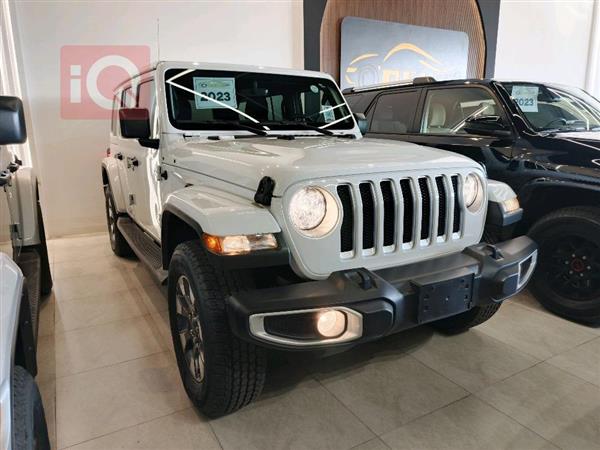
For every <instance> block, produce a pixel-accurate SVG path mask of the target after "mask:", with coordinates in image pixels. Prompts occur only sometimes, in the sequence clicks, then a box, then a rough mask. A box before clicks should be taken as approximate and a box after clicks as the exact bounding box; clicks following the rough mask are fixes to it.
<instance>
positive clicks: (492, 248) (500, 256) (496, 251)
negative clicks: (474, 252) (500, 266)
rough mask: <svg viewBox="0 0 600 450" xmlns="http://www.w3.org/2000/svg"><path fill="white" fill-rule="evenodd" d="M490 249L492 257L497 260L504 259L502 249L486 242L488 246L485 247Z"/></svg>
mask: <svg viewBox="0 0 600 450" xmlns="http://www.w3.org/2000/svg"><path fill="white" fill-rule="evenodd" d="M484 248H486V249H488V250H490V251H491V252H492V254H491V255H490V256H491V257H492V258H494V259H495V260H496V261H498V260H500V259H503V258H504V255H503V254H502V251H500V249H499V248H498V247H496V246H495V245H493V244H486V246H485V247H484Z"/></svg>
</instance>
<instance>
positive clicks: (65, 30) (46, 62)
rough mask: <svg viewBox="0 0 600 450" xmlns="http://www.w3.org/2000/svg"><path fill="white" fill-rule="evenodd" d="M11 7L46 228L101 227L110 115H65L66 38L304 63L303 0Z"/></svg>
mask: <svg viewBox="0 0 600 450" xmlns="http://www.w3.org/2000/svg"><path fill="white" fill-rule="evenodd" d="M132 5H135V7H132ZM11 7H12V8H13V10H12V17H13V22H14V28H15V41H16V44H17V53H18V55H19V56H20V61H21V62H22V66H21V67H20V72H21V73H22V78H23V80H22V82H23V84H24V85H25V89H26V105H27V107H28V108H29V110H30V111H31V123H30V133H32V134H33V139H32V141H33V143H34V145H33V153H35V155H36V156H37V160H38V161H39V167H40V169H41V173H40V175H41V181H42V192H41V195H42V202H43V204H44V206H45V208H44V214H45V220H46V228H47V232H48V234H49V235H50V236H62V235H68V234H75V233H87V232H94V231H100V230H104V228H105V220H104V204H103V195H102V186H101V179H100V160H101V158H102V157H103V156H104V154H105V151H106V148H107V146H108V130H109V123H108V120H76V119H63V118H61V108H60V106H61V105H60V103H61V89H60V87H61V80H60V73H61V69H60V58H61V48H62V47H64V46H68V45H136V46H149V48H150V55H151V59H152V60H156V59H158V57H159V52H160V59H163V60H166V59H169V60H197V61H216V62H227V63H240V64H262V65H271V66H280V67H292V68H302V67H303V46H302V33H303V31H302V24H303V22H302V1H301V0H270V1H260V0H236V1H234V0H210V1H209V0H207V1H199V2H195V3H191V2H145V1H138V2H134V3H126V2H106V3H101V2H67V1H64V2H60V1H48V2H39V1H23V0H22V1H19V2H11ZM250 17H251V20H249V18H250ZM59 24H60V25H59ZM34 160H35V158H34Z"/></svg>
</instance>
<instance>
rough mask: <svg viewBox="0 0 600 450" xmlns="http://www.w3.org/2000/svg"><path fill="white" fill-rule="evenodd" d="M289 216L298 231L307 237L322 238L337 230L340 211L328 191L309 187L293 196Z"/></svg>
mask: <svg viewBox="0 0 600 450" xmlns="http://www.w3.org/2000/svg"><path fill="white" fill-rule="evenodd" d="M288 214H289V216H290V221H291V222H292V225H293V226H294V228H296V230H298V231H299V232H300V233H302V234H303V235H305V236H308V237H313V238H320V237H323V236H325V235H326V234H327V233H329V232H330V231H331V230H333V229H334V228H335V226H336V225H337V223H338V221H339V215H340V211H339V208H338V204H337V202H336V200H335V199H334V198H333V196H332V195H331V194H330V193H329V192H328V191H327V190H326V189H322V188H319V187H316V186H308V187H305V188H302V189H300V190H299V191H297V192H296V193H295V194H294V195H293V196H292V198H291V200H290V204H289V211H288Z"/></svg>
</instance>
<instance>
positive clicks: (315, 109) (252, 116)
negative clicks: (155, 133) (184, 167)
mask: <svg viewBox="0 0 600 450" xmlns="http://www.w3.org/2000/svg"><path fill="white" fill-rule="evenodd" d="M165 80H166V93H167V105H168V110H169V120H170V122H171V124H172V125H173V126H174V127H176V128H178V129H181V130H247V131H253V130H254V131H255V132H256V131H258V132H259V133H262V134H264V133H265V132H267V131H269V130H314V131H319V132H321V133H324V134H331V131H332V130H350V129H352V128H353V127H354V119H353V118H352V115H351V113H350V111H349V109H348V107H347V106H346V103H345V101H344V98H343V97H342V95H341V93H340V91H339V89H338V88H337V87H336V85H335V84H334V83H333V82H332V81H330V80H327V79H323V78H311V77H303V76H293V75H276V74H270V73H254V72H234V71H223V70H218V71H217V70H196V69H170V70H168V71H167V72H166V74H165Z"/></svg>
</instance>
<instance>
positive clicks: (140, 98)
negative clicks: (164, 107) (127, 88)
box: [136, 80, 158, 135]
mask: <svg viewBox="0 0 600 450" xmlns="http://www.w3.org/2000/svg"><path fill="white" fill-rule="evenodd" d="M155 105H156V95H155V85H154V80H146V81H143V82H141V83H140V84H139V86H138V91H137V100H136V107H137V108H144V109H147V110H148V112H149V113H150V130H151V132H152V134H153V135H154V133H153V130H156V129H157V128H158V124H157V123H156V122H155V120H156V119H157V118H156V117H155V116H156V108H155Z"/></svg>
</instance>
